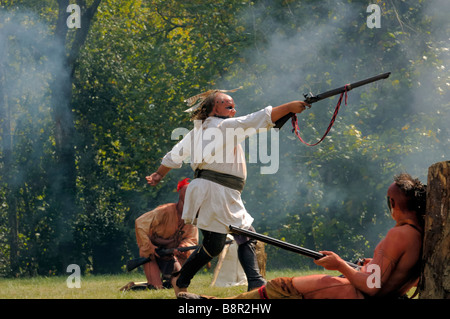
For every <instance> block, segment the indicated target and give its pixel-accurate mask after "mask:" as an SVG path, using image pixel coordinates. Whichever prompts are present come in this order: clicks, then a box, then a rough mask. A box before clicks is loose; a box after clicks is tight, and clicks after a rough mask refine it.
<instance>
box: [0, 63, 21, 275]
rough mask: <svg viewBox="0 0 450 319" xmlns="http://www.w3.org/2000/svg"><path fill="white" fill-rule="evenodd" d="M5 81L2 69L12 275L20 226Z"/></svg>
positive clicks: (0, 113) (1, 128)
mask: <svg viewBox="0 0 450 319" xmlns="http://www.w3.org/2000/svg"><path fill="white" fill-rule="evenodd" d="M4 68H5V65H2V64H0V70H4ZM4 81H5V77H4V75H3V73H1V71H0V132H1V135H0V139H1V141H2V144H1V146H2V161H3V165H2V166H3V169H2V171H0V173H1V174H2V176H3V182H4V187H5V195H6V205H7V209H8V225H9V238H8V243H9V262H10V275H12V276H15V275H16V274H17V273H18V271H19V266H18V265H19V226H18V218H17V200H16V188H17V183H15V182H14V176H15V171H14V167H13V151H12V150H13V139H12V134H11V107H10V104H9V102H8V98H7V96H6V94H5V92H4V90H3V83H4ZM0 167H1V165H0Z"/></svg>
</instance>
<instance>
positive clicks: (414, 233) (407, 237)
mask: <svg viewBox="0 0 450 319" xmlns="http://www.w3.org/2000/svg"><path fill="white" fill-rule="evenodd" d="M420 239H421V233H420V232H419V231H418V230H417V229H415V228H414V227H412V226H410V225H407V224H405V225H402V226H396V227H393V228H391V229H390V230H389V231H388V233H387V234H386V240H387V241H389V242H395V244H396V245H399V246H403V245H410V244H411V241H415V240H420Z"/></svg>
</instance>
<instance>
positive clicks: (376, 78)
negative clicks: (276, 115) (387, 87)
mask: <svg viewBox="0 0 450 319" xmlns="http://www.w3.org/2000/svg"><path fill="white" fill-rule="evenodd" d="M390 74H391V72H386V73H382V74H379V75H376V76H372V77H370V78H367V79H364V80H361V81H358V82H355V83H351V84H347V85H344V86H342V87H340V88H337V89H333V90H330V91H327V92H323V93H320V94H317V95H315V96H308V97H306V98H305V100H304V101H305V102H306V103H308V104H312V103H316V102H319V101H321V100H323V99H327V98H329V97H332V96H334V95H338V94H341V93H343V92H345V91H350V90H353V89H354V88H357V87H360V86H363V85H366V84H369V83H372V82H375V81H379V80H381V79H386V78H388V77H389V75H390ZM293 115H294V113H289V114H286V115H285V116H283V117H282V118H281V119H279V120H278V121H277V122H276V123H275V128H278V129H279V128H281V127H282V126H283V125H284V123H286V122H287V120H289V119H290V118H291V117H292V116H293Z"/></svg>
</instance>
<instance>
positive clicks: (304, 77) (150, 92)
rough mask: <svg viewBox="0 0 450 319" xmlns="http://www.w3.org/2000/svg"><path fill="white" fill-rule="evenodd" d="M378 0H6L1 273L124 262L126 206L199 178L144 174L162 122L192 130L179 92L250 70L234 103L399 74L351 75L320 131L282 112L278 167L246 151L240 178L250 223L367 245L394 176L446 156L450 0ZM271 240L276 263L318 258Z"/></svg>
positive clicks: (351, 251) (290, 235)
mask: <svg viewBox="0 0 450 319" xmlns="http://www.w3.org/2000/svg"><path fill="white" fill-rule="evenodd" d="M372 2H373V4H376V5H377V6H378V8H379V9H380V15H379V23H380V24H379V27H373V25H371V24H370V23H369V22H368V21H369V20H370V19H371V18H370V19H368V18H369V17H370V16H371V14H373V13H374V12H373V11H370V10H369V11H368V10H367V9H368V1H360V0H353V1H351V0H341V1H331V0H326V1H313V0H309V1H295V0H286V1H273V0H272V1H271V0H260V1H259V0H255V1H247V0H239V1H236V0H226V1H225V0H214V1H210V0H202V1H198V0H195V1H176V0H165V1H162V0H147V1H144V0H76V1H68V0H57V1H56V0H45V1H34V0H23V1H15V0H10V1H9V0H5V1H1V2H0V3H1V4H0V203H1V205H0V275H2V276H33V275H53V274H61V273H64V272H65V271H66V267H67V266H68V265H69V264H78V265H80V267H81V268H82V270H83V272H85V273H87V272H91V273H115V272H121V271H124V265H125V262H126V260H128V259H130V258H132V257H136V256H137V246H136V240H135V235H134V221H135V219H136V218H137V217H138V216H140V215H141V214H143V213H145V212H147V211H149V210H152V209H154V208H155V207H157V206H158V205H160V204H163V203H168V202H175V201H176V200H177V193H176V184H177V182H178V181H179V180H181V179H183V178H185V177H190V178H192V175H193V173H192V170H191V168H190V167H189V165H188V164H184V165H183V167H182V168H181V169H179V170H174V171H172V172H171V173H170V174H169V175H167V176H166V178H165V179H164V181H163V182H162V183H161V184H160V185H159V186H157V187H150V186H148V185H147V183H146V181H145V176H147V175H149V174H150V173H152V172H153V171H154V170H156V168H157V167H158V166H159V164H160V162H161V158H162V157H163V156H164V155H165V154H166V152H168V151H169V150H170V149H171V148H172V147H173V145H175V143H176V140H174V139H173V138H172V132H173V131H174V130H175V129H177V128H186V129H192V128H193V123H192V122H191V121H190V119H189V114H188V113H185V112H183V111H184V110H185V109H186V108H187V107H186V104H185V103H184V102H183V101H184V99H186V98H188V97H190V96H193V95H195V94H198V93H201V92H204V91H206V90H209V89H233V88H236V87H239V86H242V89H241V90H239V91H237V92H235V93H231V95H232V96H233V98H234V100H235V102H236V110H237V116H239V115H245V114H248V113H250V112H254V111H257V110H259V109H261V108H263V107H265V106H267V105H273V106H276V105H280V104H283V103H286V102H289V101H291V100H302V99H303V94H304V93H309V92H312V93H314V94H317V93H319V92H323V91H327V90H330V89H333V88H336V87H340V86H343V85H345V84H347V83H351V82H355V81H358V80H361V79H364V78H367V77H370V76H374V75H377V74H380V73H384V72H391V75H390V77H389V78H388V79H386V80H383V81H379V82H376V83H373V84H370V85H367V86H364V87H361V88H358V89H355V90H354V91H353V90H352V91H350V92H349V93H348V102H347V105H344V104H343V105H342V107H341V110H340V112H339V115H338V117H337V118H336V122H335V125H334V127H333V128H332V130H331V131H330V134H329V135H328V136H327V138H325V140H324V141H323V142H322V143H320V144H319V145H317V146H315V147H309V146H306V145H304V144H302V143H300V142H299V141H298V140H297V138H296V137H295V135H294V134H293V133H292V132H291V126H290V123H289V122H288V123H287V124H286V125H285V127H283V129H281V130H280V132H279V136H278V137H279V143H278V145H279V149H278V150H277V152H278V155H279V156H278V157H279V167H278V170H277V171H276V172H275V173H274V174H261V170H260V168H261V166H265V165H267V164H263V163H261V160H259V161H256V163H249V164H248V177H247V183H246V187H245V190H244V191H243V193H242V198H243V200H244V202H245V205H246V208H247V210H248V211H249V213H250V214H251V215H252V216H253V217H254V218H255V221H254V227H255V228H256V230H257V231H258V232H260V233H265V234H267V235H270V236H272V237H276V238H279V239H282V240H286V241H288V242H291V243H294V244H297V245H300V246H303V247H307V248H309V249H314V250H332V251H335V252H336V253H338V254H340V255H341V256H342V257H343V258H345V259H347V260H352V259H356V258H357V257H362V256H367V255H371V254H372V252H373V249H374V245H375V244H376V243H377V242H378V241H379V239H380V238H381V237H382V236H384V234H385V232H386V230H387V229H388V228H390V227H391V226H392V225H393V222H392V219H391V217H390V215H389V213H388V210H387V206H386V200H385V196H386V190H387V187H388V186H389V185H390V184H391V183H392V181H393V176H394V175H396V174H399V173H401V172H408V173H410V174H411V175H413V176H415V177H418V178H419V179H420V180H421V181H422V182H423V183H426V174H427V169H428V167H429V166H430V165H432V164H433V163H435V162H439V161H443V160H448V159H449V157H450V127H449V125H448V123H449V122H450V105H449V101H450V99H449V86H450V75H449V73H448V67H449V64H448V61H449V41H448V40H449V39H448V34H450V32H449V31H450V30H449V24H448V12H450V3H449V2H448V1H445V0H435V1H431V0H422V1H402V0H390V1H380V0H376V1H375V0H374V1H372ZM69 4H76V5H77V6H78V7H79V8H80V16H78V17H75V18H74V16H73V14H76V11H73V10H67V8H68V6H69ZM78 18H79V23H80V25H79V27H77V26H76V25H75V24H73V23H72V22H73V21H74V20H73V19H78ZM369 26H372V27H369ZM336 102H337V97H336V98H330V99H327V100H324V101H321V102H320V103H317V104H314V105H313V107H312V108H311V109H308V110H306V111H305V112H303V113H302V114H301V115H299V117H298V118H299V127H300V134H301V136H302V138H304V139H305V140H306V141H308V142H314V141H317V140H318V139H319V138H320V137H321V136H322V134H323V133H324V131H325V130H326V128H327V125H328V123H329V120H330V118H331V116H332V114H333V111H334V106H335V105H336ZM268 134H269V133H268ZM268 149H269V150H270V146H268ZM266 251H267V253H268V267H272V268H294V269H295V268H307V267H314V264H313V263H311V261H310V260H308V259H307V258H305V257H301V256H296V255H294V254H292V253H289V252H284V251H280V249H277V248H274V247H266Z"/></svg>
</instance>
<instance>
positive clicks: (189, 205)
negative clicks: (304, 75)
mask: <svg viewBox="0 0 450 319" xmlns="http://www.w3.org/2000/svg"><path fill="white" fill-rule="evenodd" d="M306 106H309V105H308V104H307V103H305V102H303V101H293V102H289V103H286V104H283V105H280V106H277V107H273V108H272V107H271V106H267V107H266V108H264V109H262V110H260V111H257V112H255V113H251V114H249V115H246V116H241V117H236V118H234V116H235V114H236V110H235V104H234V101H233V98H232V97H231V96H229V95H227V94H224V93H222V92H220V91H218V90H217V91H213V92H212V93H211V94H209V95H208V96H207V97H206V98H205V99H204V100H203V102H202V103H201V105H200V108H199V109H198V110H196V111H195V112H194V113H193V119H194V120H196V128H194V130H191V131H190V132H189V133H188V134H187V135H186V136H185V137H184V138H183V139H182V140H181V141H180V142H179V143H177V144H176V145H175V146H174V148H173V149H172V150H171V151H170V152H169V153H167V154H166V155H165V156H164V158H163V160H162V163H161V166H160V167H159V168H158V170H157V171H156V172H155V173H153V174H151V175H150V176H147V177H146V179H147V182H148V184H150V185H152V186H155V185H157V184H158V183H159V182H160V181H161V179H162V178H163V177H164V176H165V175H166V174H167V173H168V172H169V171H170V170H171V169H173V168H180V167H181V166H182V163H183V161H184V160H185V159H186V158H188V157H189V156H191V167H192V169H193V170H194V172H195V175H194V176H195V179H194V180H193V181H192V182H191V183H190V184H189V186H188V188H187V191H186V197H185V203H184V209H183V215H182V218H183V220H184V221H185V222H186V223H193V224H194V225H196V226H197V228H199V229H200V230H201V231H202V234H203V242H202V246H200V248H199V249H197V250H196V251H195V252H194V253H193V254H192V255H191V256H190V257H189V259H188V260H187V261H186V263H185V264H184V265H183V267H182V269H181V272H180V274H179V276H178V279H177V280H176V282H175V281H174V283H173V286H174V289H175V294H177V295H178V292H181V291H183V292H185V291H187V287H188V286H189V284H190V281H191V279H192V278H193V277H194V275H195V273H196V272H197V271H198V270H200V269H201V268H202V267H203V266H204V265H205V264H207V263H208V262H209V261H210V260H211V259H212V258H213V257H216V256H218V255H219V254H220V252H221V251H222V249H223V247H224V245H225V241H226V236H227V233H228V226H229V225H233V226H236V227H241V228H244V229H253V228H252V226H251V225H252V222H253V218H252V217H251V216H250V214H249V213H248V212H247V211H246V209H245V207H244V204H243V202H242V199H241V192H242V190H243V188H244V184H245V179H246V177H247V169H246V163H245V154H244V151H243V149H242V146H241V145H240V144H239V143H241V142H242V141H243V140H244V139H245V138H246V137H248V135H249V134H251V133H257V130H259V129H270V128H272V127H273V126H274V123H275V122H276V121H277V120H279V119H280V118H282V117H283V116H284V115H286V114H289V113H301V112H303V111H304V110H305V108H306ZM200 123H201V125H198V124H200ZM230 131H231V132H232V134H233V138H232V139H228V138H226V137H227V136H229V135H230V134H229V133H230ZM249 132H250V133H249ZM205 136H206V137H207V138H205ZM212 136H214V139H213V142H211V140H212ZM235 240H236V242H237V243H238V245H239V248H238V257H239V260H240V262H241V265H242V267H243V269H244V272H245V274H246V276H247V280H248V289H249V290H252V289H255V288H258V287H260V286H262V285H264V284H265V280H264V278H263V277H262V276H261V274H260V273H259V269H258V264H257V261H256V254H255V248H254V245H255V242H254V241H253V240H249V239H248V238H246V237H242V236H235Z"/></svg>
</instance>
